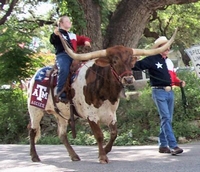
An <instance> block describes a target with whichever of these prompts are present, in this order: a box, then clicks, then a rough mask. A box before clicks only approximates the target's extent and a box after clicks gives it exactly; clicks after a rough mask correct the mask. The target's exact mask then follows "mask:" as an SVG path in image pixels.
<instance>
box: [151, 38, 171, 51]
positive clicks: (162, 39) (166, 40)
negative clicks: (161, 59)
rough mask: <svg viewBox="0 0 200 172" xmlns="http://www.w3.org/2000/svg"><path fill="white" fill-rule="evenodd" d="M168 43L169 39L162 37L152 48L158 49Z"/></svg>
mask: <svg viewBox="0 0 200 172" xmlns="http://www.w3.org/2000/svg"><path fill="white" fill-rule="evenodd" d="M167 42H168V39H167V38H166V37H165V36H161V37H159V38H158V39H156V40H155V42H154V44H153V46H152V48H158V47H159V46H160V45H162V44H166V43H167Z"/></svg>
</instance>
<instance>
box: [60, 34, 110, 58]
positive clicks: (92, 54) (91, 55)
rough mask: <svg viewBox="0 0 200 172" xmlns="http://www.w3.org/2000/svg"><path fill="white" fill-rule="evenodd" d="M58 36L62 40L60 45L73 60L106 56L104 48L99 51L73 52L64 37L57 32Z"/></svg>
mask: <svg viewBox="0 0 200 172" xmlns="http://www.w3.org/2000/svg"><path fill="white" fill-rule="evenodd" d="M58 36H59V37H60V40H61V42H62V45H63V47H64V49H65V51H66V53H67V54H68V55H69V56H70V57H71V58H73V59H74V60H83V61H84V60H91V59H96V58H99V57H106V50H99V51H94V52H90V53H84V54H77V53H74V52H73V50H72V49H70V48H69V47H68V46H67V44H66V42H65V40H64V38H63V37H62V35H61V33H60V32H58Z"/></svg>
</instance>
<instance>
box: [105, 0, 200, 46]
mask: <svg viewBox="0 0 200 172" xmlns="http://www.w3.org/2000/svg"><path fill="white" fill-rule="evenodd" d="M197 1H198V0H165V1H160V0H151V1H149V0H122V1H121V2H120V3H119V5H118V6H117V9H116V11H115V12H114V14H113V15H112V17H111V19H110V22H109V25H108V27H107V32H106V33H107V35H106V37H105V40H104V47H110V46H114V45H119V44H121V45H124V46H129V47H132V48H134V47H137V44H138V42H139V40H140V38H141V36H142V34H143V32H144V29H145V27H146V25H147V24H148V22H149V19H150V17H151V15H152V13H153V11H155V10H157V9H159V8H161V7H164V6H165V5H171V4H184V3H190V2H197Z"/></svg>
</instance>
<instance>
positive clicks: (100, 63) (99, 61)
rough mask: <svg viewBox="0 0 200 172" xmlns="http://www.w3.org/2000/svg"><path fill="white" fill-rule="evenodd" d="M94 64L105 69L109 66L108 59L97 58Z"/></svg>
mask: <svg viewBox="0 0 200 172" xmlns="http://www.w3.org/2000/svg"><path fill="white" fill-rule="evenodd" d="M95 64H96V65H97V66H101V67H106V66H109V64H110V63H109V61H108V59H105V58H99V59H97V60H95Z"/></svg>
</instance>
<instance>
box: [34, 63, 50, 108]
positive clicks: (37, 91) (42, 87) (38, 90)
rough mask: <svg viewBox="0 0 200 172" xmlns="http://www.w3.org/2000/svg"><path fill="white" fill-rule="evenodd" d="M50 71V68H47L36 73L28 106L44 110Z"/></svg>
mask: <svg viewBox="0 0 200 172" xmlns="http://www.w3.org/2000/svg"><path fill="white" fill-rule="evenodd" d="M51 69H52V67H51V66H47V67H43V68H41V69H40V70H39V71H38V72H37V74H36V76H35V82H34V85H33V89H32V93H31V101H30V105H32V106H36V107H38V108H41V109H45V107H46V103H47V99H48V95H49V89H50V88H49V76H48V73H49V71H50V70H51Z"/></svg>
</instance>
